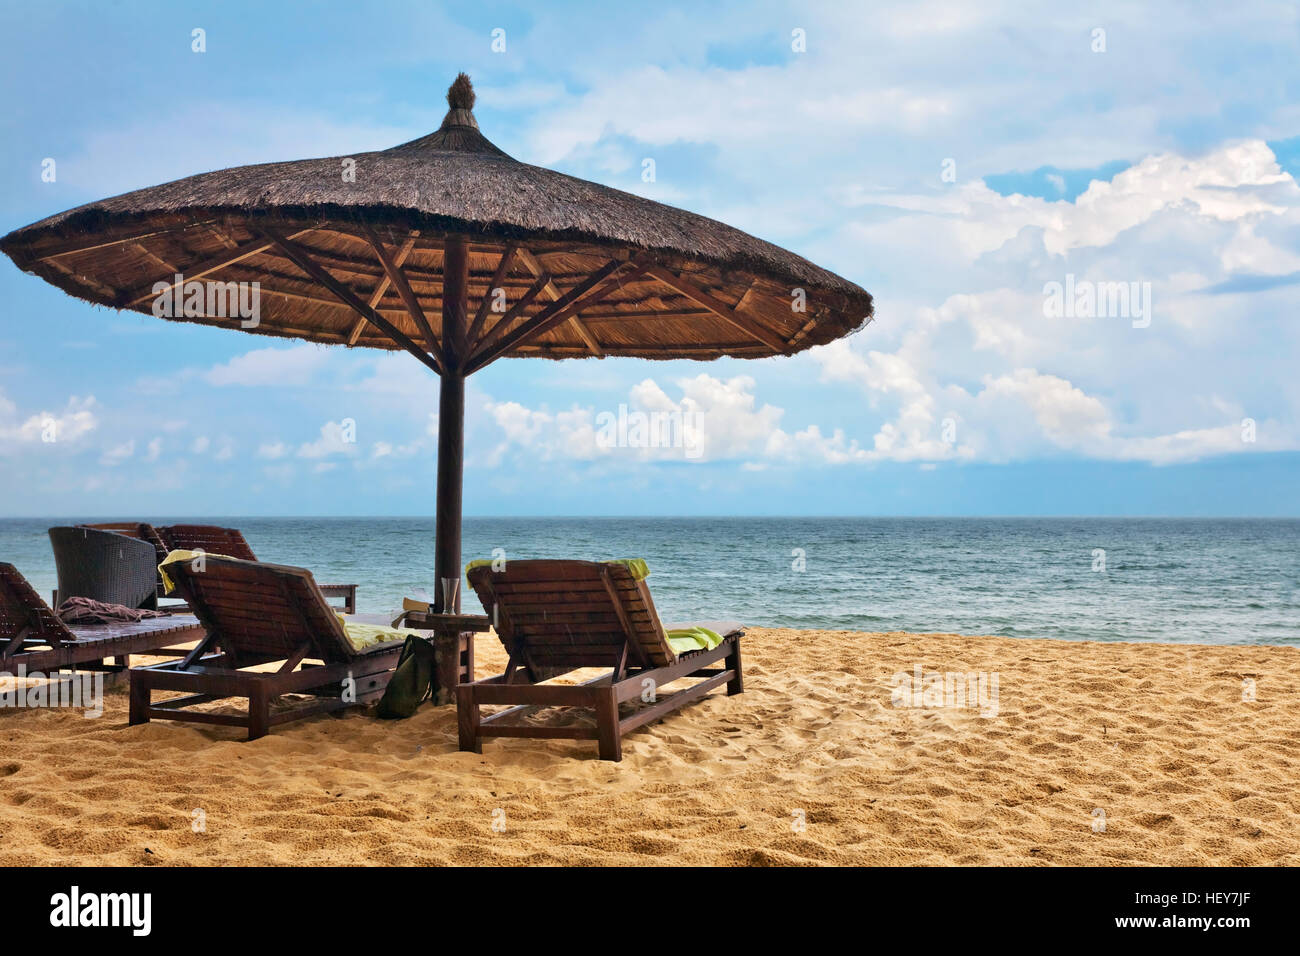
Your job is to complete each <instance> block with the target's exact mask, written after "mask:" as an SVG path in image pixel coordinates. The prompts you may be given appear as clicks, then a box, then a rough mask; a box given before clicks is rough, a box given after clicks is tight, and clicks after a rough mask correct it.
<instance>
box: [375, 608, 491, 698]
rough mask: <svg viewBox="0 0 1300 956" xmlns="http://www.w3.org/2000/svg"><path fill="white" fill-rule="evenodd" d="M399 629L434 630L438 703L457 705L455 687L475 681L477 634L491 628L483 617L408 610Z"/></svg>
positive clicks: (434, 694) (435, 693) (485, 617)
mask: <svg viewBox="0 0 1300 956" xmlns="http://www.w3.org/2000/svg"><path fill="white" fill-rule="evenodd" d="M402 617H403V618H404V619H405V620H404V621H403V622H402V623H400V624H397V625H396V626H398V627H409V628H413V629H414V630H417V631H432V632H433V637H432V638H431V639H430V640H431V641H432V643H433V646H434V648H435V649H436V650H437V652H438V675H437V679H436V682H435V683H436V686H435V687H434V690H433V702H434V703H435V704H454V703H456V685H457V684H460V683H469V682H470V681H472V680H473V679H474V635H475V634H481V633H483V632H485V631H490V630H491V629H492V621H491V620H490V619H489V618H488V617H487V616H486V615H484V614H434V613H431V612H425V611H406V612H404V613H403V615H402Z"/></svg>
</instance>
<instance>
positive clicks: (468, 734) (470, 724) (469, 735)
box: [456, 684, 483, 754]
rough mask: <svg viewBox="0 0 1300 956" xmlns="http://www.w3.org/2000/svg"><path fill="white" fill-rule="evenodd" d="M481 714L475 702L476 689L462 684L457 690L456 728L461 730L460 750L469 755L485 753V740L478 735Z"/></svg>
mask: <svg viewBox="0 0 1300 956" xmlns="http://www.w3.org/2000/svg"><path fill="white" fill-rule="evenodd" d="M478 725H479V712H478V704H477V703H476V702H475V700H474V688H473V687H470V686H468V685H466V684H461V685H460V686H459V687H457V688H456V726H457V727H458V728H459V730H460V749H461V750H464V751H468V752H469V753H476V754H481V753H482V752H483V739H482V738H481V737H479V735H478Z"/></svg>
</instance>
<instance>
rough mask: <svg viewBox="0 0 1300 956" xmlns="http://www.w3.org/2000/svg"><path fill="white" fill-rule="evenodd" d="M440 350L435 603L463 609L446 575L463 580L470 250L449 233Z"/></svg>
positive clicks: (449, 609)
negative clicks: (448, 593)
mask: <svg viewBox="0 0 1300 956" xmlns="http://www.w3.org/2000/svg"><path fill="white" fill-rule="evenodd" d="M442 273H443V277H442V352H443V356H444V358H445V361H446V364H445V366H444V367H443V370H442V383H441V388H440V390H439V393H438V517H437V522H438V523H437V529H436V531H435V534H436V536H437V544H436V550H435V552H434V569H435V571H436V572H437V581H436V582H435V583H436V585H437V595H436V598H435V600H434V608H435V610H438V611H445V612H453V613H454V612H459V610H460V590H459V588H458V589H457V592H456V599H455V601H454V602H453V605H452V606H451V607H444V606H443V605H444V603H445V602H444V600H443V590H442V581H443V579H444V578H455V579H456V580H458V581H459V580H460V567H461V563H460V519H461V489H462V486H463V482H464V468H465V359H466V355H465V352H466V343H465V332H466V313H467V310H468V286H469V255H468V249H467V248H466V245H465V240H463V239H453V238H448V239H447V242H446V245H445V246H444V249H443V265H442Z"/></svg>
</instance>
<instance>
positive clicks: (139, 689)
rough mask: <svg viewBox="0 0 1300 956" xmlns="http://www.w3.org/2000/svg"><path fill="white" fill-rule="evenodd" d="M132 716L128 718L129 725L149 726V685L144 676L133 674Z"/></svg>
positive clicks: (131, 692)
mask: <svg viewBox="0 0 1300 956" xmlns="http://www.w3.org/2000/svg"><path fill="white" fill-rule="evenodd" d="M130 680H131V687H130V704H131V710H130V715H129V716H128V717H127V721H126V722H127V723H128V724H131V725H135V724H147V723H149V697H150V694H149V684H148V682H147V681H146V680H145V677H144V675H143V674H132V675H131V677H130Z"/></svg>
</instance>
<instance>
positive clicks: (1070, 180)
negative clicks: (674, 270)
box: [0, 0, 1300, 519]
mask: <svg viewBox="0 0 1300 956" xmlns="http://www.w3.org/2000/svg"><path fill="white" fill-rule="evenodd" d="M1067 6H1072V5H1060V4H1051V3H1044V4H1025V3H999V2H996V0H990V2H982V3H979V4H971V3H961V2H954V3H943V2H921V3H898V4H894V3H872V4H865V3H864V4H847V3H746V4H735V5H713V4H702V3H683V4H675V3H671V2H658V3H655V4H652V5H645V4H637V5H628V6H626V7H624V6H621V5H609V4H599V5H597V4H576V3H575V4H561V3H555V4H551V3H548V4H545V5H544V6H543V5H539V4H532V3H530V4H523V3H520V4H499V3H472V4H468V3H467V4H445V5H444V4H435V3H429V2H413V3H366V2H349V3H346V4H342V3H340V4H295V3H287V2H286V3H274V4H266V3H245V2H236V0H222V2H220V3H193V4H186V3H146V2H130V0H122V2H117V3H111V4H110V3H60V2H50V0H42V2H40V3H35V2H29V3H20V2H14V0H10V2H8V3H6V4H4V5H3V8H2V9H0V77H2V80H0V82H2V83H3V89H4V91H5V93H6V96H5V104H6V106H5V110H4V112H3V114H0V233H5V232H8V231H10V230H12V229H15V228H18V227H20V226H23V225H26V224H27V223H29V222H32V221H34V220H36V219H39V218H42V217H44V216H47V215H50V214H52V213H55V212H58V211H60V210H63V209H66V208H69V207H72V206H76V205H79V204H81V203H84V202H88V201H91V200H94V199H98V198H102V197H105V196H109V195H114V194H117V193H120V192H124V191H127V190H130V189H135V188H139V187H144V186H150V185H154V184H157V183H161V182H165V181H169V180H172V179H177V178H181V177H184V176H187V175H191V174H195V173H199V172H205V171H208V170H211V169H219V168H223V167H227V166H235V165H242V164H246V163H254V162H267V161H275V160H288V159H301V158H309V157H316V156H333V155H346V154H348V153H351V152H362V151H365V150H372V149H382V148H385V147H388V146H391V145H395V144H397V143H401V142H405V141H407V140H409V139H412V138H415V137H417V136H419V135H422V134H424V133H426V132H429V131H430V130H433V129H436V128H437V126H438V124H439V123H440V122H441V119H442V116H443V114H444V113H445V112H446V102H445V100H444V94H445V91H446V88H447V85H448V83H449V82H450V81H451V79H452V78H453V77H454V76H455V75H456V73H457V72H458V71H460V70H464V71H466V72H468V73H469V74H470V75H471V76H472V77H473V80H474V84H475V88H476V90H477V93H478V102H477V105H476V107H475V115H476V116H477V118H478V121H479V124H480V127H481V129H482V130H483V132H484V133H485V135H487V136H488V137H489V138H490V139H491V140H492V141H493V142H495V143H496V144H497V145H498V146H500V147H501V148H502V149H504V150H505V151H506V152H508V153H509V154H511V155H512V156H514V157H515V158H517V159H520V160H523V161H526V162H531V163H535V164H539V165H544V166H548V167H551V168H554V169H558V170H560V171H562V172H565V173H569V174H572V175H576V176H581V177H583V178H586V179H591V180H594V181H596V182H600V183H603V184H605V185H608V186H612V187H616V188H619V189H624V190H627V191H630V192H635V193H638V194H641V195H644V196H647V197H650V198H652V199H655V200H658V201H660V202H665V203H669V204H672V205H676V206H680V207H683V208H686V209H689V210H692V211H694V212H697V213H700V214H703V215H706V216H710V217H713V218H715V219H719V220H721V221H723V222H726V223H729V224H731V225H734V226H736V227H738V228H740V229H743V230H745V231H747V232H751V233H753V234H754V235H757V236H759V237H761V238H763V239H766V240H769V241H771V242H774V243H776V244H778V245H780V246H784V247H786V248H789V249H791V250H793V251H795V252H797V253H799V254H800V255H803V256H805V257H807V258H809V259H811V260H812V261H814V262H816V263H818V264H820V265H823V266H825V267H827V268H829V269H831V270H833V271H835V272H837V273H839V274H841V275H843V276H845V277H847V278H849V279H851V280H853V281H854V282H857V283H858V284H859V285H861V286H863V287H864V288H866V289H867V290H869V291H870V292H871V293H872V294H873V296H874V297H875V302H876V317H875V320H874V321H873V322H872V323H871V324H870V325H868V326H867V327H866V328H865V329H863V330H862V331H860V332H859V333H857V334H856V335H854V336H852V337H850V338H848V339H844V340H840V341H838V342H835V343H833V344H831V345H828V346H824V347H821V348H817V349H813V350H810V351H807V352H804V353H801V354H800V355H798V356H795V357H789V358H784V357H783V358H770V359H760V360H750V361H744V360H730V359H726V360H721V361H717V362H711V363H698V362H689V361H673V362H650V361H643V360H636V359H605V360H595V359H591V360H581V361H579V360H574V361H566V362H545V361H536V360H531V361H530V360H503V361H500V362H497V363H494V364H493V365H492V366H490V367H489V368H487V369H485V370H484V371H483V372H482V373H481V374H479V375H476V376H474V377H473V378H471V379H470V380H469V383H468V388H467V411H466V469H465V511H466V513H467V514H469V515H587V514H592V515H624V514H625V515H674V514H704V515H725V514H741V515H768V514H780V515H797V514H809V515H841V514H842V515H895V514H911V515H1019V514H1047V515H1057V514H1068V515H1094V514H1107V515H1265V516H1268V515H1300V499H1298V496H1297V493H1296V488H1297V477H1298V476H1300V374H1297V369H1298V368H1300V362H1298V361H1297V360H1298V359H1300V322H1298V321H1297V315H1296V313H1297V305H1300V187H1298V186H1297V182H1296V177H1297V176H1300V56H1298V55H1297V50H1298V49H1300V7H1297V6H1296V5H1295V4H1291V3H1263V2H1258V3H1253V2H1242V3H1234V4H1218V3H1206V4H1190V5H1189V4H1185V3H1170V4H1165V3H1154V2H1153V3H1143V4H1134V3H1098V4H1090V5H1088V10H1087V11H1074V10H1070V9H1065V8H1066V7H1067ZM195 29H202V30H203V31H204V38H205V42H206V50H205V51H204V52H195V51H194V50H193V41H192V37H193V31H194V30H195ZM494 39H495V41H496V42H495V44H494ZM494 46H495V47H496V49H494ZM46 159H53V160H55V164H56V165H55V169H56V177H55V181H54V182H47V181H44V179H43V178H42V169H43V163H44V161H45V160H46ZM646 159H653V160H654V170H655V176H654V180H653V181H652V182H646V181H644V179H643V170H644V168H645V162H644V161H645V160H646ZM1121 291H1122V292H1123V293H1125V298H1121V296H1120V293H1121ZM1094 293H1095V294H1094ZM1067 299H1068V300H1069V301H1068V302H1067V301H1066V300H1067ZM620 406H623V407H626V408H627V409H628V411H629V412H631V413H636V412H646V413H648V412H654V411H659V412H667V413H670V414H671V413H673V412H690V413H692V414H695V415H697V416H698V421H699V422H700V438H699V441H698V443H697V445H696V446H695V447H694V448H693V449H691V451H692V453H691V454H687V449H684V448H682V447H676V448H645V447H635V443H629V444H632V445H633V447H622V446H619V445H615V446H614V447H609V443H608V442H599V441H594V440H593V434H594V432H595V431H596V430H597V428H598V425H599V423H600V422H601V421H603V420H606V419H607V417H608V416H610V415H616V414H617V413H618V410H619V408H620ZM50 421H54V422H55V423H56V431H55V432H54V434H56V435H57V440H56V441H53V442H51V441H44V440H42V437H43V432H44V431H45V429H44V425H45V424H46V423H48V422H50ZM47 434H48V433H47ZM436 435H437V382H436V380H435V379H434V377H433V376H432V375H431V374H430V373H429V372H428V371H427V370H426V369H425V368H424V367H423V366H421V365H419V364H418V363H417V362H415V361H414V359H412V358H411V357H410V356H407V355H404V354H400V353H391V354H390V353H381V352H376V351H365V350H347V349H343V348H337V347H333V348H331V347H325V346H317V345H311V344H305V343H294V342H285V341H282V340H275V339H269V338H265V337H259V336H251V335H243V334H236V333H234V332H232V331H229V330H219V329H206V328H200V327H197V326H191V325H182V324H177V323H169V322H164V321H160V320H157V319H154V318H151V317H148V316H144V315H140V314H136V313H126V312H122V313H119V312H114V311H112V310H108V309H104V308H99V307H94V306H91V305H89V304H87V303H84V302H80V301H78V300H75V299H73V298H71V297H70V296H68V295H66V294H65V293H63V292H61V291H59V290H57V289H55V288H54V287H53V286H50V285H48V284H47V283H45V282H43V281H41V280H39V279H37V278H35V277H33V276H30V275H27V274H24V273H22V272H21V271H20V270H18V269H17V268H16V267H15V266H13V264H12V263H11V262H10V261H9V260H8V259H7V258H5V259H3V260H2V261H0V516H11V517H15V516H78V517H81V516H85V517H101V518H105V519H108V518H119V517H121V518H126V517H142V518H144V517H152V516H161V515H413V514H429V513H431V512H432V509H433V498H434V480H435V479H434V476H435V464H434V451H435V448H436Z"/></svg>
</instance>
